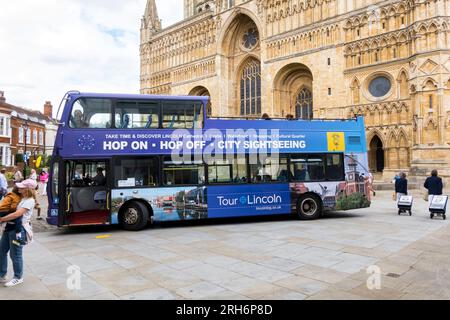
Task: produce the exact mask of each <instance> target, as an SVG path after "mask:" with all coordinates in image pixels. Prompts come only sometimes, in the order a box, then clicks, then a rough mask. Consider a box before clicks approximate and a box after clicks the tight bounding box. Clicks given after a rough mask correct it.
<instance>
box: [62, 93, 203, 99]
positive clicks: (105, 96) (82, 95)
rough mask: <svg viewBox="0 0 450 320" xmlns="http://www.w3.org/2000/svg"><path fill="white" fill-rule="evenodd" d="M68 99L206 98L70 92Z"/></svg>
mask: <svg viewBox="0 0 450 320" xmlns="http://www.w3.org/2000/svg"><path fill="white" fill-rule="evenodd" d="M67 95H68V96H69V98H70V99H78V98H98V99H102V98H103V99H161V100H165V99H171V100H189V101H192V100H201V101H203V100H206V99H209V97H207V96H187V95H186V96H168V95H151V94H129V93H120V94H119V93H95V92H78V91H70V92H69V93H68V94H67Z"/></svg>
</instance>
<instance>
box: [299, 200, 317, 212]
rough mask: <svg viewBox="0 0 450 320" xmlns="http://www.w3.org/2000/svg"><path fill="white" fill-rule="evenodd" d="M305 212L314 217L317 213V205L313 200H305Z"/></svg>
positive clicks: (303, 206) (303, 207) (303, 205)
mask: <svg viewBox="0 0 450 320" xmlns="http://www.w3.org/2000/svg"><path fill="white" fill-rule="evenodd" d="M302 209H303V212H304V213H305V214H307V215H313V214H314V213H315V212H316V204H315V203H314V201H313V200H310V199H305V200H304V201H303V203H302Z"/></svg>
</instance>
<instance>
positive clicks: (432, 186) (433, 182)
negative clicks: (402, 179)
mask: <svg viewBox="0 0 450 320" xmlns="http://www.w3.org/2000/svg"><path fill="white" fill-rule="evenodd" d="M423 186H424V187H425V189H427V191H428V203H429V210H430V218H431V219H433V217H434V215H435V214H440V215H443V217H444V219H445V209H446V204H447V201H446V200H445V206H444V207H443V208H442V209H440V210H436V208H434V206H436V205H437V203H433V199H434V197H436V196H442V189H443V183H442V178H440V177H439V176H438V171H437V170H436V169H434V170H433V171H431V176H430V177H428V178H427V179H426V180H425V183H424V184H423ZM439 202H441V201H439ZM442 210H443V211H442Z"/></svg>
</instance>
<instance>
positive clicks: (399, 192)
mask: <svg viewBox="0 0 450 320" xmlns="http://www.w3.org/2000/svg"><path fill="white" fill-rule="evenodd" d="M395 194H396V197H397V206H398V214H399V215H400V214H402V213H406V212H407V211H408V212H409V215H411V214H412V212H411V209H412V197H405V196H407V195H408V179H406V173H404V172H400V174H399V178H398V179H396V180H395Z"/></svg>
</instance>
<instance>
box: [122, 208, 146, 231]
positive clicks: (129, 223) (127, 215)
mask: <svg viewBox="0 0 450 320" xmlns="http://www.w3.org/2000/svg"><path fill="white" fill-rule="evenodd" d="M148 219H149V213H148V209H147V208H146V207H145V205H143V204H142V203H140V202H138V201H134V202H130V203H129V204H127V205H126V206H125V208H124V209H123V211H122V213H121V215H120V223H121V225H122V227H123V228H124V229H125V230H128V231H139V230H142V229H144V228H145V227H146V225H147V223H148Z"/></svg>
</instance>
